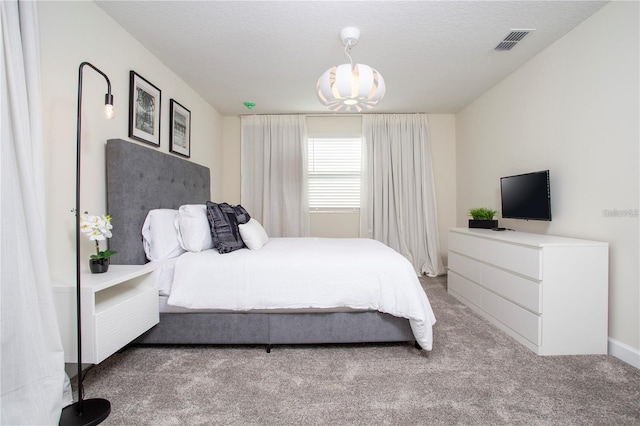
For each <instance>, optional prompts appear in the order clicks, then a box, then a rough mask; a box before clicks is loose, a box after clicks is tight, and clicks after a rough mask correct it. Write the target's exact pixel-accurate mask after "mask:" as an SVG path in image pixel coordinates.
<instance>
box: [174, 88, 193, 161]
mask: <svg viewBox="0 0 640 426" xmlns="http://www.w3.org/2000/svg"><path fill="white" fill-rule="evenodd" d="M169 151H170V152H173V153H176V154H179V155H182V156H183V157H187V158H189V157H191V111H189V110H188V109H187V108H185V107H184V106H182V105H180V103H179V102H178V101H176V100H175V99H171V102H170V103H169Z"/></svg>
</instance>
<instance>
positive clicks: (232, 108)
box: [96, 1, 607, 116]
mask: <svg viewBox="0 0 640 426" xmlns="http://www.w3.org/2000/svg"><path fill="white" fill-rule="evenodd" d="M96 3H97V4H98V5H99V6H100V7H101V8H102V9H103V10H104V11H105V12H106V13H107V14H109V15H110V16H111V17H112V18H113V19H114V20H115V21H116V22H118V23H119V24H120V25H121V26H122V27H124V28H125V29H126V30H127V31H128V32H129V33H130V34H132V35H133V36H134V37H135V38H136V39H137V40H138V41H139V42H140V43H142V44H143V45H144V46H145V47H146V48H147V49H148V50H149V51H151V52H152V53H153V54H154V55H155V56H157V57H158V58H159V59H160V60H161V61H162V62H163V63H164V64H166V65H167V66H168V67H169V68H171V69H172V70H173V71H174V72H175V73H176V74H177V75H178V76H180V77H181V78H182V79H183V80H184V81H186V82H187V83H188V84H189V85H190V86H191V87H192V88H194V89H195V90H196V91H197V92H199V93H200V94H201V95H202V97H203V98H204V99H205V100H207V101H208V102H209V103H210V104H211V105H212V106H213V107H214V108H215V109H216V110H218V111H219V112H220V113H221V114H222V115H225V116H229V115H240V114H247V113H256V114H279V113H327V112H329V111H328V110H327V109H326V108H325V107H324V106H322V105H321V104H320V103H319V101H318V100H317V97H316V92H315V88H316V82H317V80H318V77H320V75H321V74H322V73H323V72H324V71H326V70H327V69H328V68H329V67H331V66H332V65H337V64H341V63H345V62H347V60H346V58H345V56H344V51H343V46H342V43H341V41H340V38H339V32H340V30H341V29H342V28H344V27H347V26H355V27H358V28H359V29H360V31H361V36H360V41H359V43H358V44H357V45H356V46H355V47H353V49H352V51H351V54H352V57H353V60H354V62H357V63H363V64H367V65H370V66H372V67H374V68H376V69H377V70H378V71H379V72H380V73H381V74H382V75H383V77H384V79H385V82H386V85H387V92H386V95H385V97H384V99H383V100H382V101H381V102H380V103H379V104H378V106H377V107H375V108H374V109H373V110H371V111H372V112H380V113H382V112H384V113H392V112H398V113H406V112H429V113H455V112H457V111H458V110H460V109H461V108H462V107H464V106H465V105H467V104H468V103H470V102H471V101H473V100H474V99H475V98H477V97H478V96H479V95H481V94H482V93H484V92H485V91H486V90H488V89H489V88H491V87H492V86H493V85H495V84H496V83H498V82H499V81H500V80H502V79H504V78H505V77H506V76H507V75H509V74H510V73H511V72H513V71H514V70H516V69H517V68H518V67H520V66H521V65H522V64H524V63H525V62H526V61H528V60H529V59H531V58H532V57H533V56H535V55H536V54H537V53H539V52H540V51H542V50H544V49H545V48H546V47H548V46H549V45H551V44H552V43H553V42H555V41H556V40H558V39H559V38H560V37H562V36H563V35H565V34H566V33H567V32H569V31H570V30H571V29H572V28H574V27H575V26H576V25H578V24H579V23H580V22H582V21H584V20H585V19H587V18H588V17H589V16H591V15H592V14H593V13H594V12H596V11H597V10H598V9H600V8H601V7H602V6H604V5H605V4H606V3H607V2H599V1H96ZM512 29H535V31H533V32H532V33H531V34H529V35H528V36H526V37H525V38H524V40H523V41H522V42H520V43H519V44H518V45H517V46H516V47H515V48H513V49H512V50H510V51H505V52H498V51H494V50H493V48H494V47H495V46H496V45H497V44H498V43H499V42H500V41H501V40H502V39H503V38H504V37H505V36H506V35H507V34H508V33H509V32H510V31H511V30H512ZM147 78H149V79H151V80H152V79H153V76H148V77H147ZM244 101H253V102H255V103H256V107H255V108H254V109H253V110H251V111H249V110H248V109H247V108H245V107H244V105H243V102H244Z"/></svg>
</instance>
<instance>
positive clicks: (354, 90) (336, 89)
mask: <svg viewBox="0 0 640 426" xmlns="http://www.w3.org/2000/svg"><path fill="white" fill-rule="evenodd" d="M359 38H360V30H359V29H357V28H355V27H347V28H344V29H343V30H342V31H340V39H341V40H342V44H343V45H344V53H345V55H346V56H347V58H348V60H349V63H348V64H342V65H336V66H333V67H331V68H329V69H328V70H327V71H325V73H324V74H322V75H321V76H320V78H319V79H318V84H317V89H318V99H320V102H321V103H322V104H323V105H325V106H327V107H328V108H329V109H330V110H332V111H334V112H361V111H366V110H369V109H371V108H373V107H374V106H376V105H377V104H378V102H380V100H381V99H382V98H383V97H384V93H385V89H386V88H385V85H384V79H383V78H382V75H381V74H380V73H379V72H378V71H376V70H375V69H374V68H371V67H370V66H369V65H363V64H355V65H354V63H353V59H352V58H351V55H350V52H351V48H352V47H353V46H355V45H356V44H357V43H358V39H359Z"/></svg>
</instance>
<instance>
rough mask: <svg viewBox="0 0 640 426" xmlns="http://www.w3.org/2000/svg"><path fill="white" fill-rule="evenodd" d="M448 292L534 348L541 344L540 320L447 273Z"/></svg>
mask: <svg viewBox="0 0 640 426" xmlns="http://www.w3.org/2000/svg"><path fill="white" fill-rule="evenodd" d="M448 286H449V291H450V292H452V293H453V294H454V295H455V294H457V295H458V296H460V297H462V298H463V299H465V300H466V301H467V302H468V303H471V304H472V305H475V306H476V307H477V308H478V310H477V312H479V313H480V314H481V315H482V316H485V317H487V318H488V317H491V318H490V319H493V320H494V321H498V322H500V323H501V324H502V325H503V326H506V327H508V328H509V329H511V330H513V331H514V332H516V333H517V334H519V335H520V336H522V337H524V338H525V339H527V340H528V341H529V342H531V343H533V344H534V345H536V346H539V345H540V344H541V343H542V319H541V318H540V317H539V316H537V315H535V314H534V313H532V312H529V311H528V310H526V309H524V308H522V307H521V306H518V305H516V304H514V303H512V302H510V301H508V300H506V299H504V298H502V297H500V296H498V295H497V294H495V293H492V292H491V291H489V290H487V289H485V288H483V287H481V286H480V285H478V284H476V283H474V282H473V281H471V280H469V279H467V278H466V277H463V276H461V275H458V274H456V273H455V272H454V271H449V278H448Z"/></svg>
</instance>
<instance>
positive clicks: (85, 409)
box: [59, 398, 111, 426]
mask: <svg viewBox="0 0 640 426" xmlns="http://www.w3.org/2000/svg"><path fill="white" fill-rule="evenodd" d="M80 404H81V403H80V401H78V402H75V403H73V404H71V405H68V406H66V407H64V408H63V409H62V414H61V415H60V423H59V425H60V426H80V425H83V426H92V425H97V424H100V423H102V422H103V421H104V420H105V419H106V418H107V417H109V414H110V413H111V403H110V402H109V401H107V400H106V399H101V398H92V399H84V400H82V413H79V410H80Z"/></svg>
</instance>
